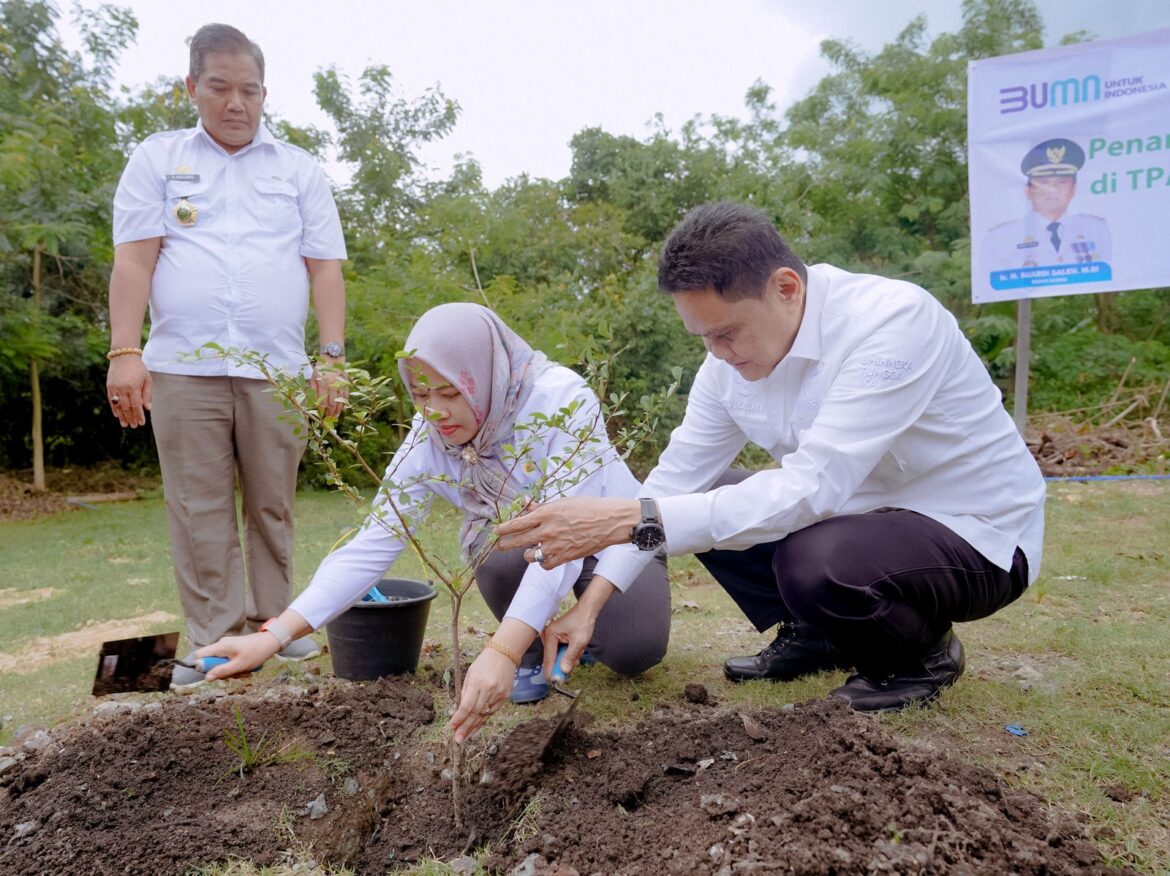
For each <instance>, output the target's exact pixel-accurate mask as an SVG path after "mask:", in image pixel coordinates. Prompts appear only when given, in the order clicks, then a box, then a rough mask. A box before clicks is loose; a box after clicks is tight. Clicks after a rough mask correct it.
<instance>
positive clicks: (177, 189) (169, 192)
mask: <svg viewBox="0 0 1170 876" xmlns="http://www.w3.org/2000/svg"><path fill="white" fill-rule="evenodd" d="M213 218H214V216H213V211H212V210H211V197H210V195H209V194H208V184H207V183H206V182H200V181H195V182H193V181H190V180H167V184H166V216H165V217H164V221H165V222H166V225H167V227H168V228H191V227H196V228H198V227H199V226H201V225H206V224H207V223H208V222H210V221H211V220H212V219H213Z"/></svg>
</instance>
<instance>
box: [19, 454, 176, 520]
mask: <svg viewBox="0 0 1170 876" xmlns="http://www.w3.org/2000/svg"><path fill="white" fill-rule="evenodd" d="M158 485H159V478H158V477H154V476H147V475H142V474H135V473H133V472H128V471H126V470H125V469H123V468H121V467H120V466H118V465H115V464H110V465H103V466H97V467H94V468H80V467H78V468H59V469H50V470H48V471H46V472H45V490H44V491H43V492H38V491H37V490H34V489H33V473H32V470H31V469H29V470H24V471H8V472H0V521H3V520H32V519H33V518H36V517H43V516H45V515H46V514H57V513H60V512H61V511H75V510H77V509H78V508H81V507H83V505H82V504H79V503H85V502H89V503H92V502H99V501H102V500H103V499H105V498H108V497H110V496H112V495H116V494H122V498H125V497H128V496H134V495H138V494H139V493H140V492H144V491H148V490H153V489H155V488H156V487H158ZM70 499H73V500H74V501H72V502H71V501H69V500H70Z"/></svg>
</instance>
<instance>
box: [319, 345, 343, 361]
mask: <svg viewBox="0 0 1170 876" xmlns="http://www.w3.org/2000/svg"><path fill="white" fill-rule="evenodd" d="M321 355H323V356H328V357H329V358H330V359H340V358H341V357H342V356H344V355H345V347H343V346H341V344H339V343H337V341H330V342H329V343H328V344H322V345H321Z"/></svg>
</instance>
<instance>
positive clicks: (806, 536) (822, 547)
mask: <svg viewBox="0 0 1170 876" xmlns="http://www.w3.org/2000/svg"><path fill="white" fill-rule="evenodd" d="M744 476H746V473H744V475H742V476H741V475H739V473H738V472H735V473H733V472H729V473H728V474H727V475H725V476H724V478H722V479H721V480H720V484H724V483H735V482H736V481H738V480H742V478H743V477H744ZM696 556H697V557H698V558H699V561H700V562H702V563H703V565H704V566H706V567H707V569H708V571H710V572H711V574H712V575H713V576H714V577H715V580H716V581H718V582H719V583H720V585H722V587H723V589H724V590H726V591H727V593H728V595H730V596H731V598H732V599H733V600H735V603H736V604H737V605H738V606H739V607H740V609H741V610H742V611H743V613H744V614H745V615H747V617H748V620H750V621H751V622H752V623H753V624H754V625H755V627H756V629H758V630H760V631H761V632H763V631H764V630H766V629H768V628H769V627H770V626H772V625H773V624H776V623H779V622H780V621H792V620H796V621H800V622H803V623H806V624H808V625H809V626H811V627H813V628H814V629H816V630H817V631H819V632H820V633H821V634H822V635H824V636H825V637H826V638H827V639H828V640H829V641H831V642H832V643H833V644H834V645H836V646H837V647H838V648H840V649H841V650H842V651H843V652H845V654H847V655H848V656H849V657H851V658H852V659H853V662H854V665H855V666H857V667H858V669H861V670H863V671H865V672H874V673H880V672H888V671H894V672H896V671H898V670H899V669H901V668H904V667H906V666H913V665H914V664H915V663H916V662H917V660H918V658H920V657H921V655H922V654H923V653H924V652H925V651H926V650H927V649H929V647H930V646H931V645H933V644H934V643H935V642H937V641H938V639H939V638H940V637H941V636H942V635H943V634H944V633H945V632H946V631H947V630H948V629H949V628H950V626H951V624H952V623H954V622H963V621H972V620H978V619H979V618H983V617H987V616H988V615H991V614H994V613H995V612H996V611H998V610H999V609H1001V608H1003V607H1004V606H1006V605H1008V604H1010V603H1012V602H1014V601H1015V600H1016V599H1018V598H1019V596H1020V594H1021V593H1023V592H1024V589H1025V588H1026V587H1027V584H1028V562H1027V560H1026V559H1025V557H1024V552H1023V551H1021V550H1019V549H1018V548H1017V549H1016V553H1015V557H1014V560H1013V562H1012V568H1011V569H1010V570H1008V571H1004V570H1003V569H1001V568H999V567H998V566H996V565H995V564H994V563H992V562H990V561H989V560H987V559H986V558H984V557H983V555H982V554H980V553H979V552H978V551H977V550H975V549H974V548H973V547H971V545H969V544H968V543H967V542H966V541H964V540H963V539H962V538H960V537H959V536H958V535H956V534H955V533H953V532H952V531H951V530H950V529H948V528H947V527H945V526H943V525H942V524H941V523H938V522H936V521H934V520H931V519H930V518H929V517H926V516H924V515H922V514H918V513H917V512H915V511H908V510H906V509H902V508H879V509H878V510H876V511H871V512H869V513H867V514H849V515H842V516H840V517H831V518H828V519H826V520H822V521H820V522H819V523H814V524H813V525H812V526H809V527H807V528H805V529H802V530H800V531H798V532H794V533H791V534H790V535H788V536H787V537H785V538H783V539H781V540H780V541H774V542H765V543H763V544H758V545H755V546H753V547H751V548H748V549H747V550H743V551H727V550H713V551H708V552H706V553H703V554H696Z"/></svg>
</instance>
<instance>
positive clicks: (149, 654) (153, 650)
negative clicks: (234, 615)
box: [93, 633, 228, 697]
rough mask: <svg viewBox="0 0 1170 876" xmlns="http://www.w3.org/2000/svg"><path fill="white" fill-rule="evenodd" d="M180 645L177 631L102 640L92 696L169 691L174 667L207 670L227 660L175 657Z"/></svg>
mask: <svg viewBox="0 0 1170 876" xmlns="http://www.w3.org/2000/svg"><path fill="white" fill-rule="evenodd" d="M178 647H179V634H178V633H157V634H155V635H153V636H138V637H137V638H133V639H115V640H114V641H111V642H102V650H101V653H100V654H99V655H98V668H97V676H96V677H95V678H94V680H93V695H94V696H95V697H101V696H105V695H106V694H112V693H129V692H131V691H137V692H147V693H148V692H152V691H164V690H170V687H171V675H172V674H173V673H174V671H175V666H186V667H188V668H190V669H197V670H199V671H200V672H207V671H209V670H210V669H211V668H212V667H213V666H219V665H220V664H223V663H227V662H228V659H227V658H226V657H201V658H199V659H198V660H195V661H194V662H193V663H187V662H186V661H184V660H176V659H175V651H176V649H177V648H178Z"/></svg>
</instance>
